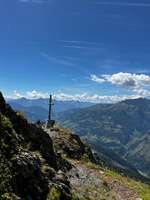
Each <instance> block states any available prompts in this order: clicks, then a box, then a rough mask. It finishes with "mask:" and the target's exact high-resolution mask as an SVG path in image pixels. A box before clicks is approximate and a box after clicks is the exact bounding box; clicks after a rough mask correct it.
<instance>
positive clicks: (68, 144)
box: [46, 127, 96, 163]
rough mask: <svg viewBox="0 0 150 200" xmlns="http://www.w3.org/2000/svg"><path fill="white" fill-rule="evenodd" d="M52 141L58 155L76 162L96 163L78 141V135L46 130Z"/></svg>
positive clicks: (89, 151)
mask: <svg viewBox="0 0 150 200" xmlns="http://www.w3.org/2000/svg"><path fill="white" fill-rule="evenodd" d="M46 131H47V133H48V134H49V135H50V137H51V138H52V140H53V144H54V149H55V151H56V152H57V153H58V154H62V155H65V156H66V157H68V158H71V159H76V160H85V161H90V162H92V163H96V159H95V157H94V155H93V153H92V151H91V149H90V148H89V147H88V146H87V145H86V144H85V143H84V142H83V141H82V140H81V139H80V137H79V136H78V135H75V134H72V133H70V132H69V131H68V130H66V129H63V128H60V127H59V128H54V129H51V130H46Z"/></svg>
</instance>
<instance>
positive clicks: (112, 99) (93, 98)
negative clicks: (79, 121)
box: [54, 93, 141, 103]
mask: <svg viewBox="0 0 150 200" xmlns="http://www.w3.org/2000/svg"><path fill="white" fill-rule="evenodd" d="M140 97H141V96H140V95H122V96H121V95H120V96H119V95H113V96H100V95H97V94H94V95H89V94H87V93H83V94H75V95H69V94H65V93H59V94H56V95H54V98H55V99H56V100H59V101H80V102H92V103H116V102H119V101H123V100H126V99H136V98H140Z"/></svg>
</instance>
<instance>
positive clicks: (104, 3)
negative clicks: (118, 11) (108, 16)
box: [95, 2, 150, 7]
mask: <svg viewBox="0 0 150 200" xmlns="http://www.w3.org/2000/svg"><path fill="white" fill-rule="evenodd" d="M95 4H98V5H104V6H124V7H125V6H126V7H150V3H125V2H124V3H121V2H95Z"/></svg>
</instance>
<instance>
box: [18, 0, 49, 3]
mask: <svg viewBox="0 0 150 200" xmlns="http://www.w3.org/2000/svg"><path fill="white" fill-rule="evenodd" d="M19 1H20V2H21V3H49V2H50V1H51V0H19Z"/></svg>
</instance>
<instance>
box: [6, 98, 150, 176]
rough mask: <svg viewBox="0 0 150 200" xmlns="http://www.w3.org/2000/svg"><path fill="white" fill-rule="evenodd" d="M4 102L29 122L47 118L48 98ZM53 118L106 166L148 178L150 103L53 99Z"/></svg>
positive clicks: (144, 100)
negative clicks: (133, 171) (21, 113)
mask: <svg viewBox="0 0 150 200" xmlns="http://www.w3.org/2000/svg"><path fill="white" fill-rule="evenodd" d="M7 101H8V102H9V103H10V105H11V106H12V107H13V108H14V109H15V110H18V111H22V112H23V113H24V114H25V116H26V117H27V118H28V119H29V121H33V122H35V121H37V120H38V119H40V120H42V121H45V120H46V119H47V112H48V99H34V100H29V99H26V98H21V99H17V100H12V99H11V100H10V99H9V100H7ZM53 117H54V119H56V121H57V122H59V123H60V124H61V125H63V126H64V127H66V128H69V129H71V130H72V131H73V132H75V133H76V134H78V135H80V136H81V138H82V139H83V140H85V141H86V142H88V144H89V145H90V146H91V147H92V148H93V149H94V150H95V152H96V153H97V154H98V155H99V156H100V157H101V160H103V162H104V163H107V165H110V166H111V167H114V168H119V169H120V168H121V169H122V168H123V167H125V166H126V168H127V166H128V167H129V168H130V169H131V168H132V167H133V168H136V169H137V170H138V171H139V172H140V173H141V174H142V175H144V176H148V177H150V169H149V166H150V100H148V99H143V98H140V99H132V100H125V101H122V102H119V103H116V104H92V103H85V102H78V101H77V102H76V101H56V100H54V107H53Z"/></svg>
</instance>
